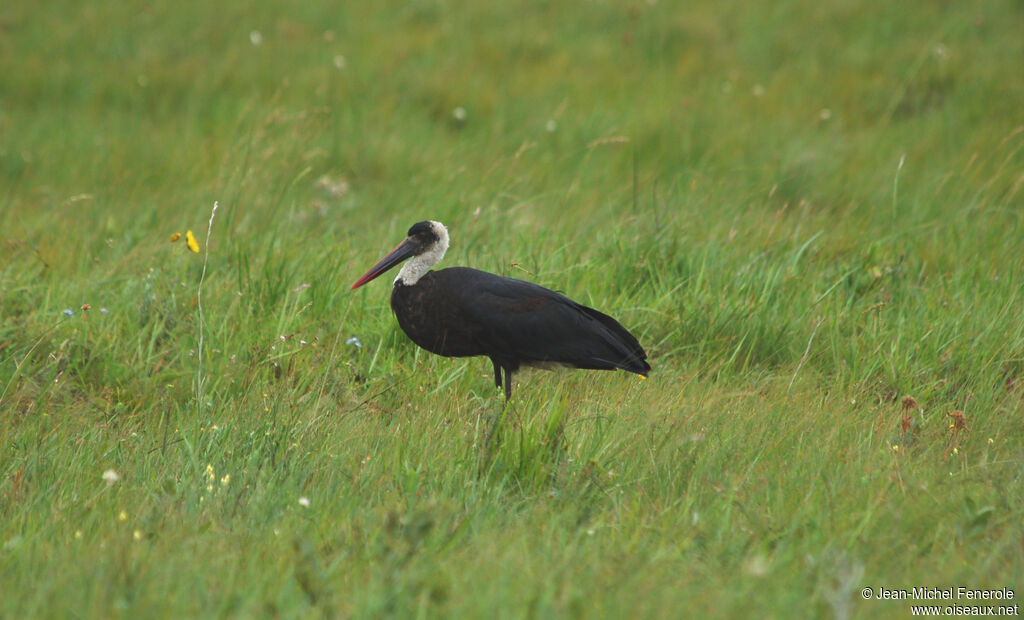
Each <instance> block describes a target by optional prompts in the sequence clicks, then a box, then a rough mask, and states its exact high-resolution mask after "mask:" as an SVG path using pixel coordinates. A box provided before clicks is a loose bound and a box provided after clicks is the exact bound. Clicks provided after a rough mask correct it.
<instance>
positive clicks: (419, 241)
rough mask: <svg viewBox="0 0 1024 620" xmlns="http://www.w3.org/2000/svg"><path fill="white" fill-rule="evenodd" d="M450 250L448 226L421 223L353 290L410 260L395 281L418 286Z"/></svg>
mask: <svg viewBox="0 0 1024 620" xmlns="http://www.w3.org/2000/svg"><path fill="white" fill-rule="evenodd" d="M447 250H448V229H447V228H445V227H444V224H442V223H441V222H435V221H433V220H426V221H423V222H417V223H415V224H413V225H412V228H410V229H409V232H408V235H407V236H406V238H405V239H404V240H403V241H402V242H401V243H399V244H398V245H397V246H396V247H395V249H393V250H391V251H390V252H389V253H388V255H387V256H385V257H384V258H382V259H380V261H378V262H377V264H376V265H374V266H373V267H371V268H370V270H369V271H367V272H366V273H365V274H364V275H363V277H361V278H359V279H358V280H356V281H355V283H354V284H353V285H352V289H357V288H359V287H360V286H362V285H364V284H366V283H367V282H369V281H370V280H373V279H374V278H376V277H377V276H379V275H381V274H382V273H384V272H385V271H387V270H389V269H391V268H392V267H394V266H395V265H397V264H398V263H400V262H402V261H404V260H406V259H408V258H412V260H410V261H409V262H408V263H406V265H405V266H404V267H402V271H401V272H399V274H398V277H397V278H395V281H396V282H397V281H398V280H401V281H402V282H403V283H405V284H407V285H412V284H415V283H416V281H417V280H419V279H420V277H421V276H422V275H423V274H424V273H426V271H427V270H428V269H430V268H431V267H433V266H434V264H436V263H437V262H438V261H439V260H441V259H442V258H443V257H444V253H445V252H446V251H447ZM352 289H350V290H352Z"/></svg>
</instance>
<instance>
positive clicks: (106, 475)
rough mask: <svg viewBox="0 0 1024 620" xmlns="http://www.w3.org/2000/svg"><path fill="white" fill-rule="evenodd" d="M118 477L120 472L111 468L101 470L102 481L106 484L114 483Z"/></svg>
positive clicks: (119, 477)
mask: <svg viewBox="0 0 1024 620" xmlns="http://www.w3.org/2000/svg"><path fill="white" fill-rule="evenodd" d="M120 479H121V474H119V473H117V472H116V471H114V470H113V469H108V470H107V471H105V472H103V481H104V482H106V483H107V485H111V484H114V483H115V482H117V481H118V480H120Z"/></svg>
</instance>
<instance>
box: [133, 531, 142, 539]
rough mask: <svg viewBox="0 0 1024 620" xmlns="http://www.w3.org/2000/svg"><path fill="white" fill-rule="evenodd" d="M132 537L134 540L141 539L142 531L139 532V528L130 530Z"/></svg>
mask: <svg viewBox="0 0 1024 620" xmlns="http://www.w3.org/2000/svg"><path fill="white" fill-rule="evenodd" d="M132 538H134V539H135V540H142V532H140V531H139V530H135V531H134V532H132Z"/></svg>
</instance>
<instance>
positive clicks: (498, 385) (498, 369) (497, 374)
mask: <svg viewBox="0 0 1024 620" xmlns="http://www.w3.org/2000/svg"><path fill="white" fill-rule="evenodd" d="M491 363H492V364H494V387H496V388H498V389H499V390H500V389H501V366H498V362H496V361H494V360H493V359H492V360H491Z"/></svg>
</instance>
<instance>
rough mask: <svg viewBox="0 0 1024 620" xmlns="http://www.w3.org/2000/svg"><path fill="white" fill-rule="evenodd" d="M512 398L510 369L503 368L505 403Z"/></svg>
mask: <svg viewBox="0 0 1024 620" xmlns="http://www.w3.org/2000/svg"><path fill="white" fill-rule="evenodd" d="M511 398H512V369H511V368H507V367H506V368H505V404H506V405H507V404H508V401H509V400H510V399H511Z"/></svg>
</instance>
